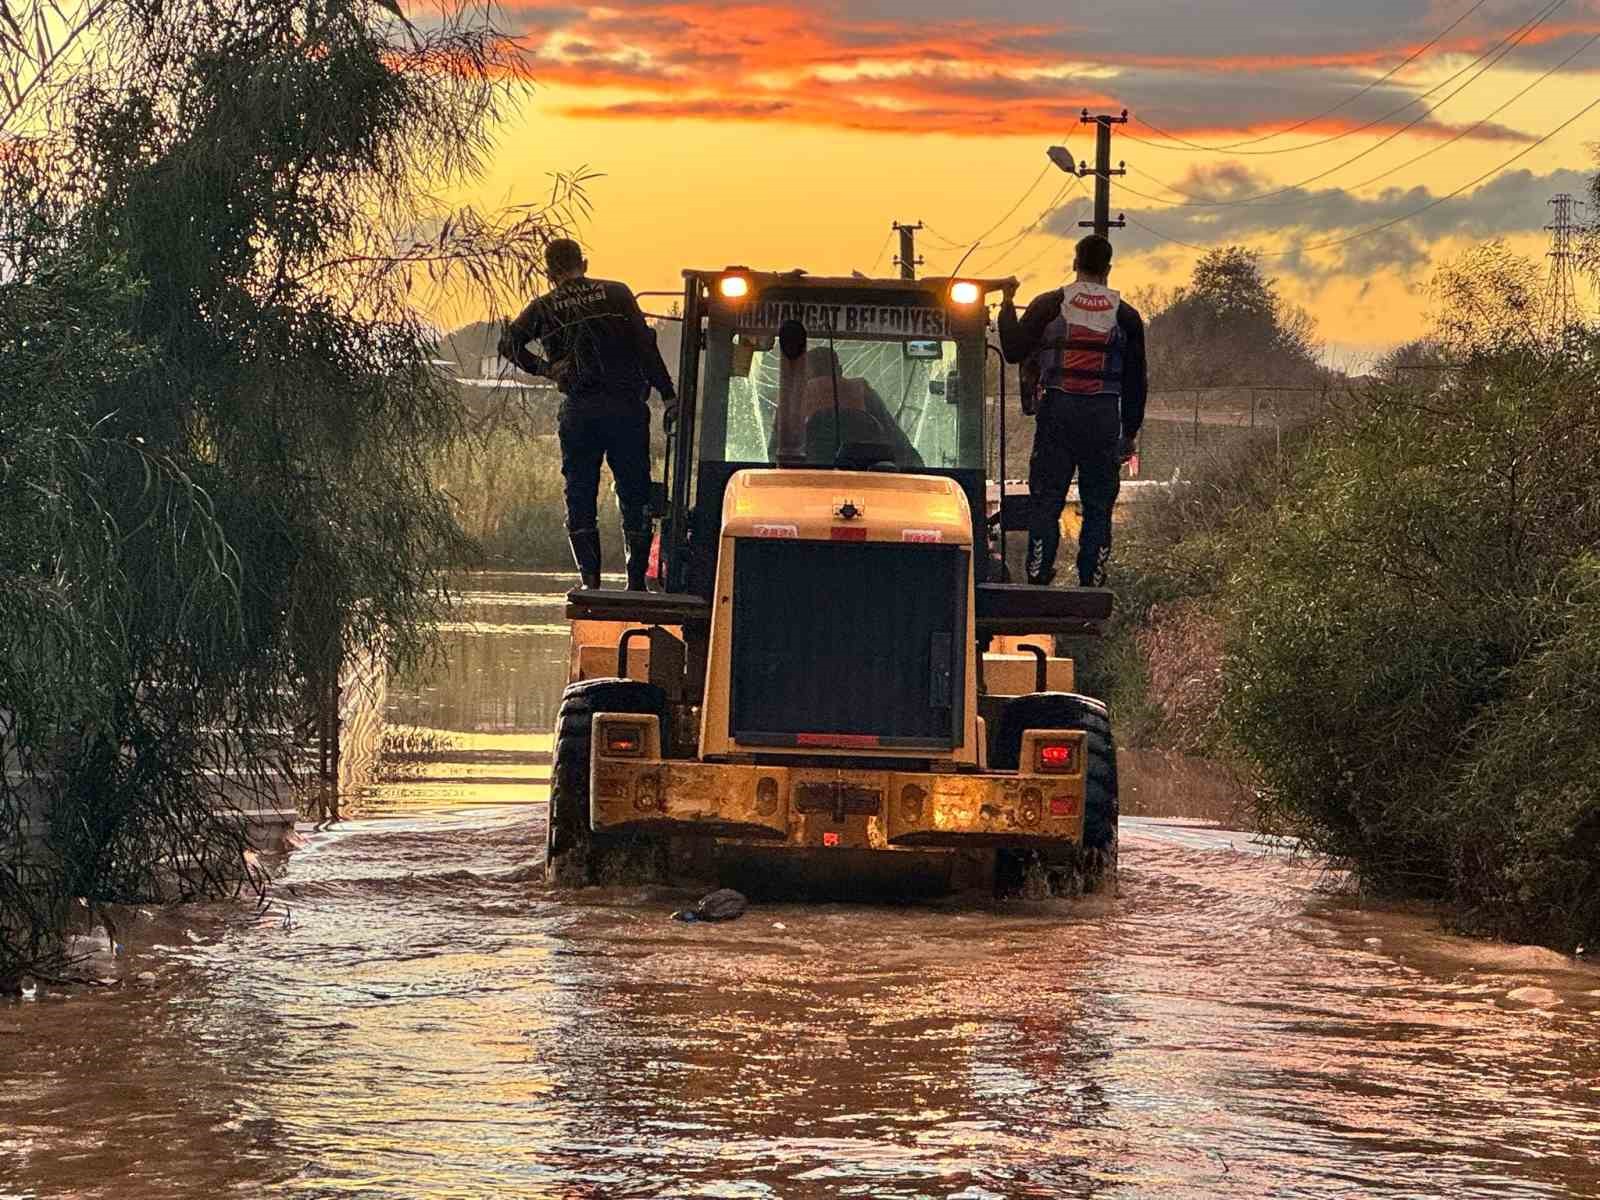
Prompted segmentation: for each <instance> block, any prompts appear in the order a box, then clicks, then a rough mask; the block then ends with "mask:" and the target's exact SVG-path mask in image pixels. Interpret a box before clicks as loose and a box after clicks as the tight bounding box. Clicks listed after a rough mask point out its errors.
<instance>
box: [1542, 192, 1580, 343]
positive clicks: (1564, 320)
mask: <svg viewBox="0 0 1600 1200" xmlns="http://www.w3.org/2000/svg"><path fill="white" fill-rule="evenodd" d="M1574 203H1575V201H1574V200H1573V199H1572V196H1571V195H1570V194H1569V193H1567V192H1562V193H1561V194H1560V195H1558V196H1556V197H1554V198H1553V199H1552V200H1551V201H1550V204H1551V206H1552V207H1554V209H1555V210H1556V215H1555V220H1554V221H1552V222H1551V223H1550V224H1548V225H1546V226H1545V230H1546V231H1547V232H1548V233H1549V234H1550V254H1549V258H1550V284H1549V287H1548V289H1547V290H1546V292H1545V299H1544V322H1545V325H1546V327H1547V328H1548V329H1549V330H1550V332H1551V334H1552V335H1553V336H1554V337H1556V338H1565V337H1566V336H1567V333H1568V331H1569V330H1571V329H1572V327H1573V326H1574V325H1577V324H1579V323H1580V321H1581V320H1582V314H1581V313H1579V311H1578V286H1577V274H1576V272H1575V270H1574V268H1573V264H1574V262H1575V261H1576V256H1575V255H1574V253H1573V250H1572V238H1573V235H1574V234H1575V233H1577V231H1578V226H1577V223H1576V222H1575V221H1574V220H1573V219H1572V209H1573V205H1574Z"/></svg>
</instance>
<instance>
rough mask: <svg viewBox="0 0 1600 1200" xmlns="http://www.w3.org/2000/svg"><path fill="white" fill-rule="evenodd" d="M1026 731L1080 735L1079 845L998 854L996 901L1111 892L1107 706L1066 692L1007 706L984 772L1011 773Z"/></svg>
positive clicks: (1112, 801) (1113, 768)
mask: <svg viewBox="0 0 1600 1200" xmlns="http://www.w3.org/2000/svg"><path fill="white" fill-rule="evenodd" d="M1029 729H1079V730H1082V731H1083V732H1084V733H1085V734H1086V735H1087V736H1086V738H1085V746H1086V749H1087V752H1088V766H1087V771H1086V776H1085V779H1084V784H1083V844H1082V846H1080V847H1075V848H1072V849H1069V850H1066V851H1063V852H1060V853H1051V854H1048V855H1040V854H1039V853H1038V852H1037V851H1031V850H1030V851H1017V850H1007V851H1002V852H1001V853H1000V856H999V861H998V863H997V865H996V870H995V888H996V890H997V891H999V892H1001V893H1002V894H1014V893H1018V892H1023V893H1027V894H1032V895H1038V894H1042V893H1043V892H1044V891H1045V889H1046V888H1048V891H1049V893H1050V894H1054V895H1068V896H1073V895H1078V894H1080V893H1084V892H1101V891H1107V892H1114V891H1115V890H1116V881H1117V744H1116V742H1115V741H1114V740H1113V738H1112V736H1111V716H1110V714H1109V713H1108V712H1107V710H1106V706H1105V705H1104V704H1102V703H1101V702H1100V701H1098V700H1095V699H1093V698H1092V697H1089V696H1079V695H1076V694H1074V693H1072V692H1035V693H1033V694H1032V695H1028V696H1018V697H1017V698H1016V699H1015V700H1013V701H1011V702H1010V703H1009V704H1007V705H1006V707H1005V709H1004V710H1003V711H1002V712H1001V714H1000V720H999V721H998V722H997V723H996V726H995V730H994V733H993V735H992V738H991V741H990V744H989V765H990V766H991V767H992V768H994V769H995V770H1000V771H1015V770H1017V769H1018V763H1019V760H1020V757H1021V754H1022V735H1023V734H1024V733H1025V732H1026V731H1027V730H1029Z"/></svg>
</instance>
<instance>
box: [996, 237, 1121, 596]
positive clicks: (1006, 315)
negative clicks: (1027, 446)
mask: <svg viewBox="0 0 1600 1200" xmlns="http://www.w3.org/2000/svg"><path fill="white" fill-rule="evenodd" d="M1073 266H1074V269H1075V270H1076V272H1077V279H1076V280H1075V281H1074V282H1072V283H1069V284H1068V285H1067V286H1066V287H1062V288H1057V289H1056V290H1055V291H1053V292H1046V293H1045V294H1044V295H1042V296H1039V297H1038V298H1036V299H1035V300H1034V301H1033V303H1031V304H1029V305H1028V307H1027V310H1026V311H1025V312H1024V313H1023V314H1022V316H1021V317H1020V318H1018V316H1017V310H1016V305H1015V303H1014V300H1015V295H1016V285H1015V283H1014V282H1013V283H1012V284H1011V286H1009V287H1007V288H1006V289H1005V296H1004V302H1003V303H1002V304H1001V306H1000V348H1001V350H1002V351H1003V352H1004V354H1005V357H1006V361H1007V362H1012V363H1025V364H1027V367H1028V368H1031V369H1032V371H1031V372H1030V371H1028V370H1027V368H1025V374H1028V373H1033V372H1036V373H1037V380H1038V382H1037V384H1036V385H1035V386H1036V387H1037V395H1036V403H1037V406H1038V412H1037V417H1036V419H1037V421H1038V424H1037V426H1036V427H1035V429H1034V435H1033V457H1032V458H1031V459H1030V460H1029V462H1028V493H1029V518H1028V582H1029V583H1033V584H1041V585H1042V584H1048V583H1050V582H1051V581H1052V580H1054V578H1055V574H1056V551H1057V549H1058V548H1059V546H1060V543H1061V511H1062V509H1064V508H1065V507H1066V502H1067V489H1068V488H1069V487H1071V486H1072V477H1073V475H1074V474H1076V475H1077V477H1078V496H1079V499H1080V501H1081V503H1082V507H1083V530H1082V533H1081V534H1080V535H1079V539H1078V582H1079V584H1080V586H1082V587H1100V586H1103V585H1104V583H1105V566H1106V559H1107V558H1108V557H1109V556H1110V554H1111V509H1112V507H1113V506H1114V505H1115V504H1116V502H1117V492H1118V490H1119V489H1120V487H1121V475H1122V464H1123V463H1125V462H1127V461H1128V459H1130V458H1132V457H1133V455H1134V453H1135V451H1136V450H1137V447H1138V443H1137V440H1136V439H1137V438H1138V436H1139V426H1140V425H1141V424H1143V422H1144V404H1145V393H1146V391H1147V389H1148V386H1149V380H1148V377H1147V373H1146V369H1145V353H1144V321H1143V320H1141V319H1140V317H1139V313H1138V312H1137V311H1136V310H1135V309H1134V307H1133V306H1132V305H1131V304H1129V303H1127V302H1126V301H1125V300H1123V299H1122V297H1121V296H1120V295H1119V294H1118V293H1116V292H1114V291H1112V290H1111V289H1110V288H1109V287H1107V286H1106V279H1107V277H1108V276H1109V274H1110V272H1111V243H1110V242H1109V241H1107V240H1106V239H1105V238H1103V237H1100V236H1099V235H1097V234H1091V235H1090V236H1088V237H1086V238H1084V239H1083V240H1082V241H1080V242H1079V243H1078V248H1077V254H1076V257H1075V259H1074V262H1073Z"/></svg>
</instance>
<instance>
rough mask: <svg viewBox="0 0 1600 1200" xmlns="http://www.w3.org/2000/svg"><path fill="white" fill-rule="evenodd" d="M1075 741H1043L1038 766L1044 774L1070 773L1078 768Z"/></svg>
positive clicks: (1040, 746)
mask: <svg viewBox="0 0 1600 1200" xmlns="http://www.w3.org/2000/svg"><path fill="white" fill-rule="evenodd" d="M1077 757H1078V747H1077V743H1075V742H1041V743H1040V744H1039V753H1038V756H1037V762H1036V764H1035V765H1036V766H1037V767H1038V769H1039V771H1040V772H1041V773H1043V774H1048V775H1068V774H1071V773H1072V772H1073V771H1075V770H1076V769H1077Z"/></svg>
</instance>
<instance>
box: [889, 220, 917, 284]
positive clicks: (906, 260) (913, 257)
mask: <svg viewBox="0 0 1600 1200" xmlns="http://www.w3.org/2000/svg"><path fill="white" fill-rule="evenodd" d="M921 228H922V222H921V221H918V222H917V223H916V224H915V225H902V224H901V223H900V222H899V221H896V222H895V223H894V231H895V232H896V233H898V234H899V235H900V257H899V258H897V259H895V260H894V261H895V265H896V266H898V267H899V268H900V278H901V279H915V278H916V277H917V268H918V267H920V266H921V265H922V260H921V259H920V258H918V257H917V230H919V229H921Z"/></svg>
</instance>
